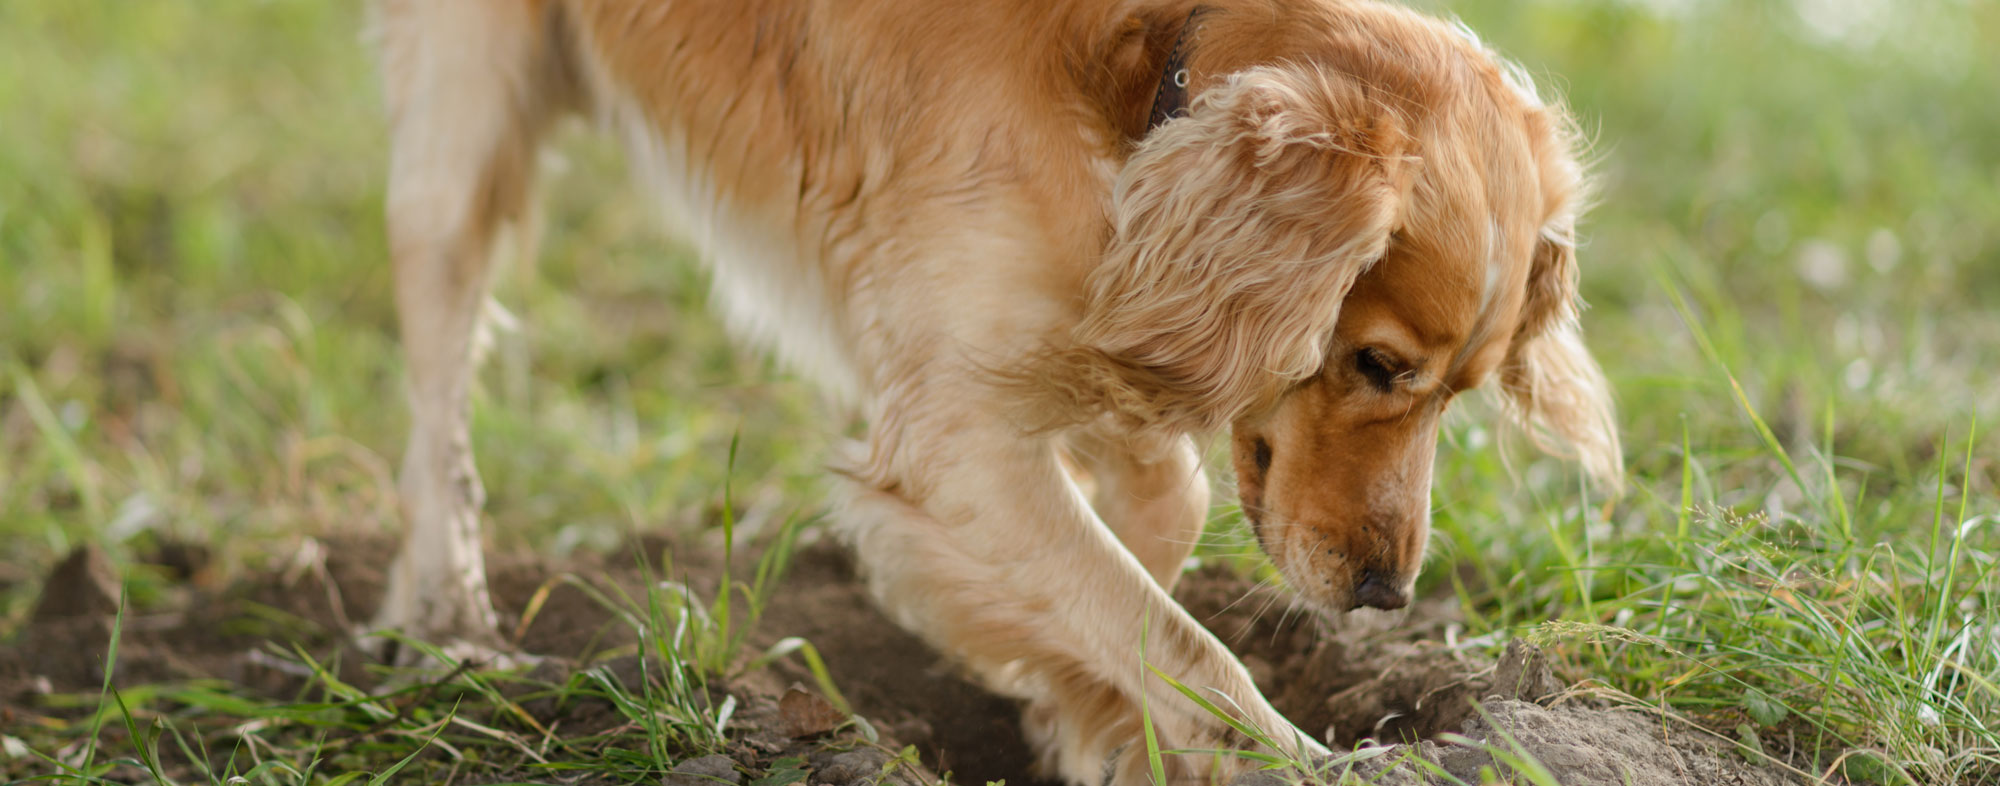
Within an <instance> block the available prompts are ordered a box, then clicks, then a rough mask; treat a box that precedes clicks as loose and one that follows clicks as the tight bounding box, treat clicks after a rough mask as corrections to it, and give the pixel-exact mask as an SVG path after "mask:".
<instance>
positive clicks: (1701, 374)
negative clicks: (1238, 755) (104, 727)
mask: <svg viewBox="0 0 2000 786" xmlns="http://www.w3.org/2000/svg"><path fill="white" fill-rule="evenodd" d="M1425 7H1426V8H1428V9H1429V10H1433V11H1439V12H1444V13H1449V14H1455V15H1457V16H1459V17H1461V18H1462V19H1463V20H1464V21H1465V22H1466V23H1467V24H1468V25H1469V26H1470V27H1471V28H1472V29H1474V30H1477V31H1479V33H1480V34H1481V35H1482V36H1483V37H1484V38H1485V39H1486V41H1487V42H1488V43H1489V44H1490V45H1491V46H1493V47H1494V48H1495V49H1497V50H1498V51H1500V52H1501V53H1503V54H1505V55H1507V56H1509V57H1512V58H1514V59H1516V60H1518V61H1520V62H1521V63H1522V64H1524V65H1525V66H1526V67H1527V68H1528V70H1529V71H1530V72H1531V73H1533V74H1535V75H1536V76H1537V78H1538V80H1539V81H1540V82H1541V84H1542V86H1543V87H1544V89H1545V90H1546V91H1548V92H1553V93H1559V94H1561V95H1564V96H1566V97H1567V100H1568V102H1569V103H1570V104H1571V105H1572V106H1573V108H1574V109H1575V111H1576V113H1577V114H1578V115H1579V116H1580V117H1581V118H1582V121H1583V124H1584V126H1585V127H1586V128H1587V129H1588V130H1589V132H1590V136H1591V138H1592V139H1593V140H1594V151H1595V152H1594V158H1595V170H1596V172H1597V174H1598V182H1599V184H1600V189H1599V197H1598V204H1597V207H1596V208H1595V209H1594V210H1593V211H1591V212H1590V213H1589V214H1588V216H1587V218H1586V220H1585V221H1584V223H1583V231H1584V234H1585V235H1586V238H1587V239H1586V241H1585V242H1586V245H1585V247H1584V250H1583V261H1584V292H1585V294H1586V297H1587V299H1588V300H1589V302H1590V304H1591V308H1590V310H1589V311H1588V312H1587V314H1586V315H1585V318H1584V319H1585V325H1586V332H1587V336H1588V338H1589V341H1590V343H1591V345H1592V346H1593V348H1594V349H1595V350H1596V352H1597V354H1598V357H1599V358H1601V359H1602V361H1603V363H1604V365H1605V367H1606V370H1607V372H1608V373H1609V375H1610V377H1611V379H1612V380H1613V382H1614V384H1615V386H1616V388H1617V392H1618V400H1619V405H1620V409H1621V414H1620V419H1621V421H1622V423H1623V425H1624V428H1625V445H1626V450H1627V454H1628V458H1629V461H1630V463H1631V466H1632V471H1633V474H1634V487H1635V488H1634V491H1633V492H1632V494H1630V495H1628V496H1627V498H1626V499H1624V500H1622V501H1620V502H1618V503H1617V505H1615V506H1613V507H1602V508H1601V509H1602V510H1603V512H1604V515H1586V514H1587V513H1589V511H1593V510H1598V509H1600V507H1601V506H1603V505H1604V500H1602V499H1596V498H1592V497H1590V496H1588V495H1585V494H1580V493H1579V491H1578V489H1577V481H1576V478H1575V476H1574V475H1573V474H1572V473H1571V472H1570V471H1569V470H1568V469H1566V468H1565V467H1563V466H1561V465H1560V464H1557V463H1554V462H1550V461H1547V460H1543V459H1539V458H1536V457H1534V456H1533V455H1531V454H1530V453H1529V452H1528V451H1526V450H1525V449H1522V448H1521V447H1520V446H1519V445H1516V444H1514V443H1515V442H1518V440H1510V439H1508V438H1507V435H1506V434H1504V433H1500V432H1496V431H1495V430H1494V429H1493V428H1492V427H1491V426H1490V425H1489V424H1490V422H1491V421H1490V420H1489V419H1488V418H1486V417H1485V415H1484V414H1483V413H1484V412H1485V411H1486V410H1483V409H1482V407H1481V406H1480V405H1478V404H1474V405H1473V406H1470V407H1467V408H1465V409H1466V411H1464V412H1462V413H1461V414H1459V415H1458V416H1456V417H1455V418H1454V420H1453V422H1452V424H1451V425H1450V427H1449V429H1448V435H1447V439H1448V440H1449V441H1450V443H1451V447H1450V448H1449V449H1447V450H1444V451H1442V452H1441V462H1442V464H1441V467H1440V475H1439V483H1438V486H1437V490H1436V492H1435V493H1436V497H1437V509H1438V518H1439V524H1438V526H1439V532H1440V536H1439V537H1440V541H1439V546H1438V550H1439V551H1440V553H1441V554H1442V555H1443V556H1442V557H1441V560H1444V561H1463V562H1466V563H1469V564H1472V565H1475V566H1476V567H1471V568H1467V569H1466V570H1464V571H1457V572H1454V571H1434V572H1433V574H1432V576H1431V577H1430V578H1429V579H1427V580H1428V581H1430V582H1432V584H1431V586H1432V587H1433V588H1434V589H1435V588H1437V587H1438V586H1440V585H1442V584H1443V583H1445V582H1452V583H1453V584H1454V585H1455V587H1456V591H1458V592H1459V593H1461V596H1462V597H1464V598H1466V600H1467V608H1468V609H1470V610H1472V611H1473V613H1475V614H1477V615H1487V616H1486V617H1484V619H1485V622H1486V623H1487V624H1494V625H1498V624H1506V623H1511V622H1520V621H1522V620H1525V619H1533V618H1535V617H1536V616H1537V615H1543V614H1547V613H1549V612H1550V610H1551V609H1553V608H1556V607H1561V606H1567V605H1570V604H1573V603H1574V602H1576V601H1578V600H1582V601H1584V602H1586V604H1587V602H1588V599H1589V597H1590V596H1591V595H1592V593H1593V592H1599V591H1600V590H1593V589H1591V588H1589V587H1578V586H1572V585H1571V582H1569V581H1568V580H1567V579H1562V580H1557V581H1553V582H1550V581H1548V580H1547V579H1546V578H1535V576H1543V575H1544V574H1540V573H1535V571H1542V570H1548V569H1554V568H1552V567H1551V566H1560V565H1562V564H1569V565H1571V566H1574V565H1575V564H1576V563H1577V562H1578V561H1579V560H1583V559H1588V558H1589V557H1588V555H1589V554H1590V553H1592V552H1591V550H1593V549H1595V550H1608V549H1612V548H1614V545H1613V544H1616V543H1620V542H1627V541H1632V540H1635V539H1644V538H1650V537H1653V536H1654V535H1656V534H1657V533H1659V532H1663V531H1666V532H1671V531H1674V530H1675V528H1677V527H1678V528H1679V529H1680V532H1681V533H1682V534H1686V533H1687V529H1686V528H1687V526H1688V523H1689V520H1690V518H1693V519H1695V520H1696V524H1697V525H1698V526H1699V525H1700V523H1701V521H1702V520H1704V519H1705V518H1707V517H1709V516H1713V517H1718V518H1727V517H1728V516H1734V515H1738V514H1743V515H1754V516H1759V517H1764V518H1766V519H1768V520H1769V521H1770V522H1772V525H1771V526H1774V527H1780V528H1782V527H1786V526H1790V527H1793V530H1795V531H1794V532H1793V534H1794V535H1797V536H1798V537H1808V538H1810V537H1820V536H1821V535H1825V534H1826V533H1829V532H1833V533H1838V534H1839V535H1840V536H1841V537H1843V538H1848V539H1849V542H1863V543H1866V542H1873V541H1875V540H1891V541H1895V540H1899V539H1908V540H1910V541H1911V542H1917V541H1920V540H1922V539H1924V538H1930V537H1933V536H1934V534H1935V533H1934V532H1933V530H1932V525H1933V522H1932V519H1931V518H1930V516H1929V512H1930V510H1931V506H1932V504H1933V503H1934V502H1940V501H1941V503H1942V504H1943V505H1944V506H1947V507H1949V506H1958V505H1964V506H1966V508H1967V509H1969V511H1970V512H1971V513H1972V514H1974V515H1982V514H1983V515H1988V516H1990V515H1991V514H1994V513H1995V512H1996V500H1997V499H2000V495H1996V491H1995V489H1996V486H2000V449H1996V445H2000V442H1996V440H1995V439H1994V438H1992V437H1988V436H1986V435H1985V433H1984V432H1990V431H1991V430H1992V429H1993V428H1994V427H1996V426H2000V390H1996V385H1995V379H1994V376H1995V375H1994V369H1996V368H2000V101H1996V98H2000V47H1995V46H1994V42H1996V41H2000V3H1989V2H1971V1H1970V0H1929V1H1928V2H1890V1H1888V0H1731V1H1728V2H1724V1H1720V0H1718V1H1715V2H1707V1H1704V0H1649V1H1647V2H1619V1H1616V0H1506V1H1504V2H1503V1H1501V0H1491V1H1486V2H1474V1H1471V0H1468V1H1466V2H1432V3H1427V4H1425ZM365 16H366V13H365V7H364V5H363V4H360V3H352V2H344V3H327V2H308V1H306V0H144V2H130V1H128V0H10V2H6V3H0V544H4V547H0V631H4V630H6V629H7V628H8V627H9V626H10V625H11V624H13V623H17V622H19V621H20V619H21V617H22V615H23V614H25V612H26V609H27V604H28V603H29V602H30V600H31V598H32V594H33V590H34V585H35V577H37V576H38V575H40V573H41V571H42V570H44V569H45V566H47V565H48V564H50V563H51V562H52V561H53V560H54V558H55V557H56V556H57V555H60V554H61V553H62V552H64V551H65V550H66V549H68V548H69V547H71V546H72V545H74V544H77V543H80V542H84V541H97V542H103V543H107V544H112V548H113V550H114V551H113V553H114V555H115V554H118V553H120V552H119V551H118V550H119V549H123V548H130V547H133V545H134V544H145V543H148V542H150V541H155V540H160V539H173V540H176V541H184V542H192V543H196V544H202V545H205V546H206V547H208V548H210V549H211V550H213V551H214V552H215V553H216V555H217V559H216V560H215V564H217V565H219V566H221V570H223V571H225V572H227V571H231V570H238V569H248V568H255V567H258V566H262V565H264V564H266V563H267V562H269V561H270V560H272V559H277V558H280V556H281V555H282V554H284V553H285V549H284V548H283V544H285V543H289V542H292V539H295V538H297V537H299V535H297V534H296V533H300V532H306V533H313V532H329V531H349V532H351V531H361V532H369V531H389V530H392V529H393V528H395V527H396V526H397V522H396V521H395V517H394V510H393V505H394V500H393V477H394V468H395V466H396V462H397V461H398V459H399V456H400V451H401V441H402V433H403V429H404V427H405V415H404V412H403V401H402V395H401V389H400V381H399V380H400V358H399V356H398V354H397V351H396V347H395V343H394V314H393V310H392V306H391V295H390V284H389V281H390V277H389V267H388V264H387V260H386V258H385V252H384V242H383V230H382V219H381V214H382V185H383V173H384V169H385V150H386V147H385V141H384V132H383V112H382V109H381V106H380V99H379V94H378V89H377V85H376V81H375V74H374V72H373V69H372V64H371V54H370V49H369V46H368V45H367V42H366V40H365V38H366V36H365V29H366V20H365ZM546 163H547V167H548V168H549V169H550V170H551V172H552V176H551V177H550V178H549V180H548V181H547V187H546V188H545V190H544V196H545V199H544V200H543V204H544V206H545V213H546V228H545V231H544V234H543V237H544V240H543V245H542V249H541V253H540V254H539V256H538V259H537V261H536V262H535V263H534V264H532V265H518V266H515V267H513V268H512V269H510V270H509V271H507V272H506V273H504V274H503V276H502V279H501V283H500V285H499V287H498V296H499V299H500V300H501V301H502V302H503V303H505V304H506V305H507V306H508V307H509V308H510V309H511V310H512V311H513V312H514V313H515V314H516V315H517V316H518V317H520V321H521V327H520V329H519V330H517V331H514V332H511V333H503V334H502V335H500V336H499V338H498V343H497V345H496V349H495V351H494V353H493V354H492V356H491V360H490V361H489V363H488V364H487V366H486V368H485V371H484V374H483V377H482V380H483V381H482V387H481V390H480V392H479V398H480V404H479V406H478V407H477V409H476V411H477V414H476V418H475V429H474V432H475V440H476V442H477V443H479V444H480V446H481V449H480V451H479V458H480V463H481V467H482V470H483V472H484V475H485V479H486V484H487V488H488V491H489V501H488V505H487V509H488V511H489V515H490V518H491V521H492V526H491V528H490V529H489V530H488V531H489V533H490V535H489V537H490V538H491V541H492V542H493V543H494V544H495V545H496V546H498V547H499V548H502V549H520V548H524V547H532V548H534V549H536V550H538V551H541V552H544V553H549V554H562V553H564V552H566V551H569V550H573V549H578V548H598V547H604V546H607V545H610V544H613V543H616V542H617V541H618V540H619V539H620V538H621V537H624V536H625V535H627V534H628V533H630V532H632V531H634V530H657V529H662V528H667V529H671V528H683V527H686V528H693V527H700V526H703V525H704V524H705V523H706V522H709V521H711V520H712V518H713V512H714V510H715V509H716V508H717V507H718V506H719V505H720V504H721V499H722V480H723V478H724V477H725V476H726V475H732V474H733V478H734V482H735V485H736V498H737V500H738V501H739V504H740V505H741V506H743V507H746V508H751V509H765V510H771V511H775V514H774V515H780V516H782V515H791V514H794V513H798V514H805V515H809V514H810V513H812V512H813V511H815V510H817V509H819V507H820V506H821V502H820V497H819V496H818V492H817V487H816V485H815V484H814V481H813V480H812V478H813V476H814V474H815V473H816V472H817V470H818V467H819V466H820V464H821V462H822V461H823V459H824V456H825V455H826V453H825V451H826V447H827V445H828V444H829V443H830V440H831V439H832V438H833V437H835V436H838V432H839V431H840V430H841V429H840V427H839V426H836V427H834V428H828V427H827V426H826V425H825V424H826V423H827V422H829V420H830V418H828V417H827V415H826V414H825V413H826V411H827V410H826V409H825V408H824V407H823V406H822V405H821V403H820V402H819V400H818V399H817V397H816V394H815V393H814V392H813V391H812V390H811V389H810V388H809V387H807V386H806V385H805V384H803V383H801V382H799V381H796V380H794V379H793V378H791V377H789V376H787V375H786V374H785V373H783V371H782V370H781V369H777V368H775V367H774V366H773V365H772V364H771V363H769V362H767V361H766V360H764V359H762V358H760V357H758V356H756V355H754V354H750V353H746V352H743V351H740V350H738V349H736V348H735V347H734V346H733V345H732V344H731V343H730V342H729V341H728V340H726V337H725V336H724V335H723V333H722V331H721V329H720V328H719V326H718V325H717V324H716V321H715V320H714V319H712V318H711V317H710V315H709V314H708V313H707V310H706V308H705V307H704V305H703V292H704V291H705V288H706V279H705V276H704V274H703V273H702V272H701V270H700V268H699V267H698V266H697V265H696V264H695V263H694V262H693V261H692V260H691V259H690V257H689V255H688V253H687V252H686V250H685V248H684V247H683V246H681V245H679V244H677V243H676V242H675V241H674V240H673V239H672V238H671V237H668V236H666V235H664V234H663V232H662V231H661V230H659V229H657V228H656V222H654V221H653V220H652V208H651V207H650V204H649V202H648V201H647V200H646V199H645V198H644V197H643V195H641V194H639V193H637V192H636V191H635V190H634V189H633V188H632V187H631V185H630V183H629V182H628V178H626V177H625V176H624V172H623V164H622V162H621V160H620V158H619V156H618V155H617V153H616V151H615V150H614V149H612V147H611V146H610V145H608V144H606V143H605V141H604V140H603V139H601V138H599V137H598V136H596V135H595V134H593V133H592V131H591V129H589V128H587V127H585V126H584V125H582V124H578V125H577V126H576V127H574V128H571V129H570V130H569V131H567V132H566V133H564V134H563V135H562V138H561V144H560V145H559V146H558V147H557V149H556V150H555V151H554V152H552V153H551V154H550V155H549V156H548V160H547V162H546ZM1753 413H1754V416H1753ZM834 422H836V423H838V421H834ZM1975 423H1976V424H1978V425H1977V428H1975ZM738 435H740V439H741V446H742V447H741V451H740V455H739V456H738V458H737V459H736V462H735V466H734V468H733V470H732V469H731V467H730V464H729V460H728V456H729V445H730V442H731V439H732V438H733V437H736V436H738ZM1969 439H1970V440H1971V442H1970V443H1968V440H1969ZM1496 444H1497V445H1499V446H1500V449H1499V450H1495V449H1493V446H1494V445H1496ZM1684 482H1685V484H1686V485H1683V484H1684ZM1683 501H1688V502H1692V503H1693V504H1692V505H1683V504H1681V503H1682V502H1683ZM1836 509H1837V513H1836V512H1835V511H1836ZM1691 510H1692V511H1694V512H1690V511H1691ZM1700 511H1708V513H1706V514H1703V513H1700ZM1217 515H1218V518H1219V519H1221V520H1223V521H1224V522H1225V523H1226V521H1227V520H1228V519H1230V518H1231V514H1230V511H1229V510H1228V509H1226V508H1224V509H1221V510H1218V514H1217ZM1220 529H1222V530H1226V529H1227V528H1226V526H1225V527H1221V528H1220ZM1989 529H1991V528H1990V527H1989ZM1800 533H1803V534H1800ZM1217 539H1218V545H1217V547H1216V549H1215V550H1216V551H1217V552H1226V551H1229V550H1230V549H1231V548H1233V546H1231V544H1230V541H1229V539H1228V536H1227V534H1226V532H1224V534H1221V535H1218V536H1217ZM1579 544H1580V545H1579ZM1578 548H1582V549H1583V550H1584V553H1585V556H1583V557H1578V556H1575V554H1573V553H1570V552H1573V551H1574V550H1576V549H1578ZM238 566H242V567H240V568H239V567H238ZM1523 575H1527V576H1529V578H1526V579H1523V578H1521V577H1522V576H1523ZM1468 577H1469V578H1468ZM140 579H141V581H140V583H139V584H138V585H136V586H137V589H136V590H135V592H136V593H137V594H138V595H140V596H143V594H144V591H145V585H144V581H143V579H144V577H143V576H141V577H140ZM1602 591H1606V592H1608V591H1609V590H1602ZM1503 596H1510V597H1520V598H1524V600H1520V601H1507V602H1505V603H1502V602H1499V601H1497V600H1495V599H1496V598H1500V597H1503Z"/></svg>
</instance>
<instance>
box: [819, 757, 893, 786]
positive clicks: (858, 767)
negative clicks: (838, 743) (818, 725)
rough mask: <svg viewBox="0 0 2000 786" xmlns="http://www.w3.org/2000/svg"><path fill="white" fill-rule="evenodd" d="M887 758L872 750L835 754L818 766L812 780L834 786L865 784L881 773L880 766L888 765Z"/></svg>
mask: <svg viewBox="0 0 2000 786" xmlns="http://www.w3.org/2000/svg"><path fill="white" fill-rule="evenodd" d="M889 758H890V757H889V754H887V753H884V752H882V751H879V750H876V749H874V748H862V749H860V750H852V751H848V752H846V753H840V754H835V755H833V756H829V757H827V759H826V761H825V762H824V763H821V764H820V765H819V767H818V769H817V771H816V772H814V773H813V778H814V779H816V780H818V781H820V782H822V783H830V784H835V786H847V784H850V783H865V782H867V779H868V778H869V777H870V776H872V775H875V774H877V773H880V772H881V771H882V765H884V764H887V763H889Z"/></svg>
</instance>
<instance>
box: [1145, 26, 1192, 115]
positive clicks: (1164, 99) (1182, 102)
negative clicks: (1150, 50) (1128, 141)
mask: <svg viewBox="0 0 2000 786" xmlns="http://www.w3.org/2000/svg"><path fill="white" fill-rule="evenodd" d="M1199 13H1201V9H1200V8H1199V7H1197V8H1195V9H1194V10H1191V11H1189V12H1188V18H1187V21H1186V22H1183V23H1182V24H1181V34H1180V35H1179V36H1178V37H1176V38H1175V39H1174V51H1172V52H1169V53H1168V54H1167V62H1166V65H1164V66H1161V67H1160V84H1159V86H1158V87H1156V88H1154V89H1153V90H1154V92H1153V112H1152V115H1151V116H1150V117H1149V118H1148V119H1147V120H1146V133H1149V134H1150V133H1152V132H1153V129H1155V128H1159V127H1160V124H1161V123H1165V122H1167V121H1169V120H1172V119H1174V118H1176V117H1180V116H1182V115H1185V114H1187V111H1188V82H1189V81H1191V80H1190V78H1189V76H1188V54H1189V51H1188V50H1190V49H1192V48H1193V43H1194V42H1193V41H1192V40H1191V39H1193V38H1194V36H1193V33H1194V23H1195V16H1196V15H1197V14H1199Z"/></svg>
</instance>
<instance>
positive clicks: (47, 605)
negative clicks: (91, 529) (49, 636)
mask: <svg viewBox="0 0 2000 786" xmlns="http://www.w3.org/2000/svg"><path fill="white" fill-rule="evenodd" d="M118 586H119V585H118V569H117V568H116V567H114V566H113V565H112V564H111V558H110V557H109V556H106V555H105V553H104V549H102V548H99V547H97V546H96V545H94V544H93V545H85V546H78V547H76V548H75V549H72V550H70V553H69V556H66V557H64V558H63V561H62V562H59V563H56V567H55V569H54V570H51V571H49V576H48V578H47V579H46V580H44V581H43V582H42V595H41V599H40V600H37V601H36V602H35V613H34V615H33V616H32V617H31V619H32V620H33V622H34V623H35V624H42V623H48V622H54V621H57V620H69V619H74V618H77V617H109V616H111V615H114V614H117V613H118V591H119V590H118Z"/></svg>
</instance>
